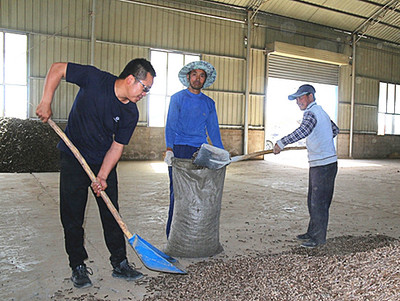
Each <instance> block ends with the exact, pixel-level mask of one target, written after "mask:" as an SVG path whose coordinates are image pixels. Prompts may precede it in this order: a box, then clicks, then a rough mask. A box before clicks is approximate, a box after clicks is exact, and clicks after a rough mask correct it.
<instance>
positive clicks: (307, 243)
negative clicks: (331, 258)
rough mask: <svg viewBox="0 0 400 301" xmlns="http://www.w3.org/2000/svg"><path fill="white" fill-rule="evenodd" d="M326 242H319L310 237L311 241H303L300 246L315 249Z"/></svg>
mask: <svg viewBox="0 0 400 301" xmlns="http://www.w3.org/2000/svg"><path fill="white" fill-rule="evenodd" d="M324 244H325V243H318V242H316V241H314V240H312V239H310V240H309V241H305V242H303V243H302V244H301V245H300V246H302V247H303V248H308V249H314V248H317V247H319V246H322V245H324Z"/></svg>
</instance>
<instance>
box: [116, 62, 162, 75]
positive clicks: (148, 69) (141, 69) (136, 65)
mask: <svg viewBox="0 0 400 301" xmlns="http://www.w3.org/2000/svg"><path fill="white" fill-rule="evenodd" d="M147 73H150V74H151V76H153V77H155V76H156V71H155V70H154V68H153V66H152V65H151V63H150V62H149V61H148V60H146V59H143V58H140V59H133V60H132V61H130V62H129V63H128V64H127V65H126V66H125V68H124V70H122V72H121V74H120V75H119V76H118V78H120V79H124V78H127V77H128V76H129V75H133V76H134V77H136V78H137V79H140V80H144V79H146V76H147Z"/></svg>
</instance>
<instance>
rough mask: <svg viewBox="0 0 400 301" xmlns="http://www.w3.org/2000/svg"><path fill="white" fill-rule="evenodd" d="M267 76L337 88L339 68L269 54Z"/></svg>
mask: <svg viewBox="0 0 400 301" xmlns="http://www.w3.org/2000/svg"><path fill="white" fill-rule="evenodd" d="M268 76H269V77H276V78H283V79H290V80H298V81H304V82H311V83H318V84H327V85H335V86H337V85H338V80H339V66H337V65H333V64H326V63H320V62H315V61H309V60H303V59H297V58H292V57H287V56H281V55H274V54H270V55H269V58H268Z"/></svg>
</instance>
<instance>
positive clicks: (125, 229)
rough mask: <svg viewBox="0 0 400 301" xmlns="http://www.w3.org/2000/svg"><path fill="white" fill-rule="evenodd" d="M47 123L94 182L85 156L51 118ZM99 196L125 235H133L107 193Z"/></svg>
mask: <svg viewBox="0 0 400 301" xmlns="http://www.w3.org/2000/svg"><path fill="white" fill-rule="evenodd" d="M47 123H48V124H49V125H50V126H51V127H52V128H53V130H54V131H55V132H56V133H57V134H58V136H60V138H61V139H62V140H63V141H64V142H65V144H66V145H67V146H68V147H69V149H70V150H71V152H72V153H73V154H74V156H75V158H76V159H77V160H78V161H79V163H80V164H81V165H82V167H83V169H84V170H85V172H86V173H87V175H88V176H89V178H90V180H91V181H92V182H96V176H95V175H94V173H93V171H92V170H91V169H90V167H89V165H88V164H87V162H86V160H85V158H83V157H82V155H81V153H80V152H79V150H78V149H77V148H76V147H75V145H73V144H72V142H71V140H69V138H68V137H67V135H65V133H64V132H63V130H62V129H60V127H59V126H58V125H57V124H56V123H55V122H54V121H53V120H52V119H48V120H47ZM100 196H101V198H102V199H103V201H104V202H105V203H106V205H107V207H108V209H109V210H110V212H111V214H112V215H113V216H114V218H115V220H116V221H117V223H118V225H119V226H120V228H121V230H122V232H124V234H125V236H126V237H127V238H128V239H129V238H131V237H132V236H133V235H132V234H131V233H130V232H129V230H128V227H127V226H126V224H125V223H124V222H123V220H122V218H121V215H120V214H119V213H118V211H117V209H115V207H114V205H113V204H112V202H111V200H110V198H109V197H108V195H107V193H105V192H104V191H101V193H100Z"/></svg>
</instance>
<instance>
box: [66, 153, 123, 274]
mask: <svg viewBox="0 0 400 301" xmlns="http://www.w3.org/2000/svg"><path fill="white" fill-rule="evenodd" d="M89 166H90V168H91V169H92V171H93V172H94V174H97V173H98V172H99V170H100V167H101V165H97V164H96V165H94V164H89ZM90 184H91V180H90V179H89V177H88V175H87V174H86V172H85V171H84V170H83V168H82V166H81V165H80V163H79V162H78V160H77V159H75V158H74V157H72V156H71V155H68V154H65V153H64V152H61V171H60V215H61V223H62V225H63V228H64V239H65V249H66V251H67V254H68V259H69V265H70V267H71V268H75V267H76V266H78V265H80V264H83V262H84V260H86V259H87V258H88V254H87V253H86V249H85V246H84V229H83V222H84V217H85V208H86V204H87V198H88V188H89V187H90ZM107 185H108V186H107V189H106V190H105V192H106V193H107V195H108V196H109V198H110V200H111V202H112V203H113V205H114V207H115V208H116V209H117V210H118V181H117V172H116V166H115V167H114V168H113V170H112V171H111V172H110V174H109V176H108V178H107ZM96 202H97V206H98V208H99V211H100V218H101V223H102V226H103V234H104V239H105V242H106V245H107V248H108V250H109V251H110V253H111V256H110V261H111V264H112V266H113V267H115V266H116V265H118V264H119V263H120V262H121V261H123V260H124V259H125V258H126V248H125V238H124V234H123V232H122V230H121V228H120V227H119V225H118V223H117V222H116V220H115V219H114V217H113V215H112V214H111V212H110V210H109V209H108V207H107V205H106V203H105V202H104V201H103V199H102V198H101V197H96Z"/></svg>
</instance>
